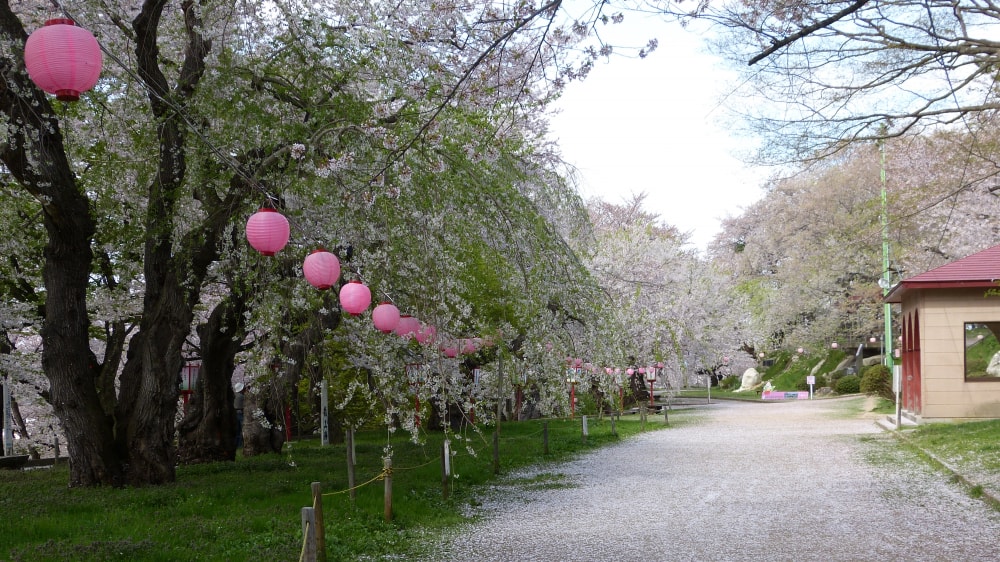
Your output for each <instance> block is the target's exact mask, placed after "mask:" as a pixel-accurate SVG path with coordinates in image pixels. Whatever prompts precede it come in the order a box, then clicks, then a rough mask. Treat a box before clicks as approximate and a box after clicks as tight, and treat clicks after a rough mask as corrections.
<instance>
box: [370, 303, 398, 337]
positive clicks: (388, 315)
mask: <svg viewBox="0 0 1000 562" xmlns="http://www.w3.org/2000/svg"><path fill="white" fill-rule="evenodd" d="M372 323H374V324H375V329H376V330H378V331H380V332H382V333H383V334H388V333H390V332H392V331H393V330H395V329H396V326H398V325H399V309H398V308H396V305H394V304H392V303H391V302H382V303H379V305H378V306H376V307H375V310H373V311H372Z"/></svg>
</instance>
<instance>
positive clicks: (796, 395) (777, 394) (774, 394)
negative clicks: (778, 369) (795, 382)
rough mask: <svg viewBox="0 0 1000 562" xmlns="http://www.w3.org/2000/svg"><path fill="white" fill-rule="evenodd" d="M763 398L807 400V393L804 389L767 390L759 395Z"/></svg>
mask: <svg viewBox="0 0 1000 562" xmlns="http://www.w3.org/2000/svg"><path fill="white" fill-rule="evenodd" d="M760 397H761V398H763V399H764V400H809V393H808V392H807V391H805V390H801V391H798V392H784V391H780V390H769V391H767V392H762V393H761V395H760Z"/></svg>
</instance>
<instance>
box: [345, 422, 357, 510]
mask: <svg viewBox="0 0 1000 562" xmlns="http://www.w3.org/2000/svg"><path fill="white" fill-rule="evenodd" d="M347 487H348V489H350V495H351V503H354V497H355V490H354V428H353V427H350V428H348V429H347Z"/></svg>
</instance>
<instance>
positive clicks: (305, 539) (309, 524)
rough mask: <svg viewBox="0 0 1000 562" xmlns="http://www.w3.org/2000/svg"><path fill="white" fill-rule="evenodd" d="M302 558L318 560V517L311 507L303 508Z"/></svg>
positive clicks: (313, 561)
mask: <svg viewBox="0 0 1000 562" xmlns="http://www.w3.org/2000/svg"><path fill="white" fill-rule="evenodd" d="M302 560H303V561H305V562H316V517H315V513H314V512H313V508H311V507H303V508H302Z"/></svg>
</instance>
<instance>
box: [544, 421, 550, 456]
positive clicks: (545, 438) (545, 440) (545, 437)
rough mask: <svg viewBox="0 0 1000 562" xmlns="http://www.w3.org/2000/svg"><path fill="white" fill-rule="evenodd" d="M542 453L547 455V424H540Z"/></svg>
mask: <svg viewBox="0 0 1000 562" xmlns="http://www.w3.org/2000/svg"><path fill="white" fill-rule="evenodd" d="M542 453H543V454H546V455H547V454H549V422H548V421H544V422H542Z"/></svg>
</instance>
